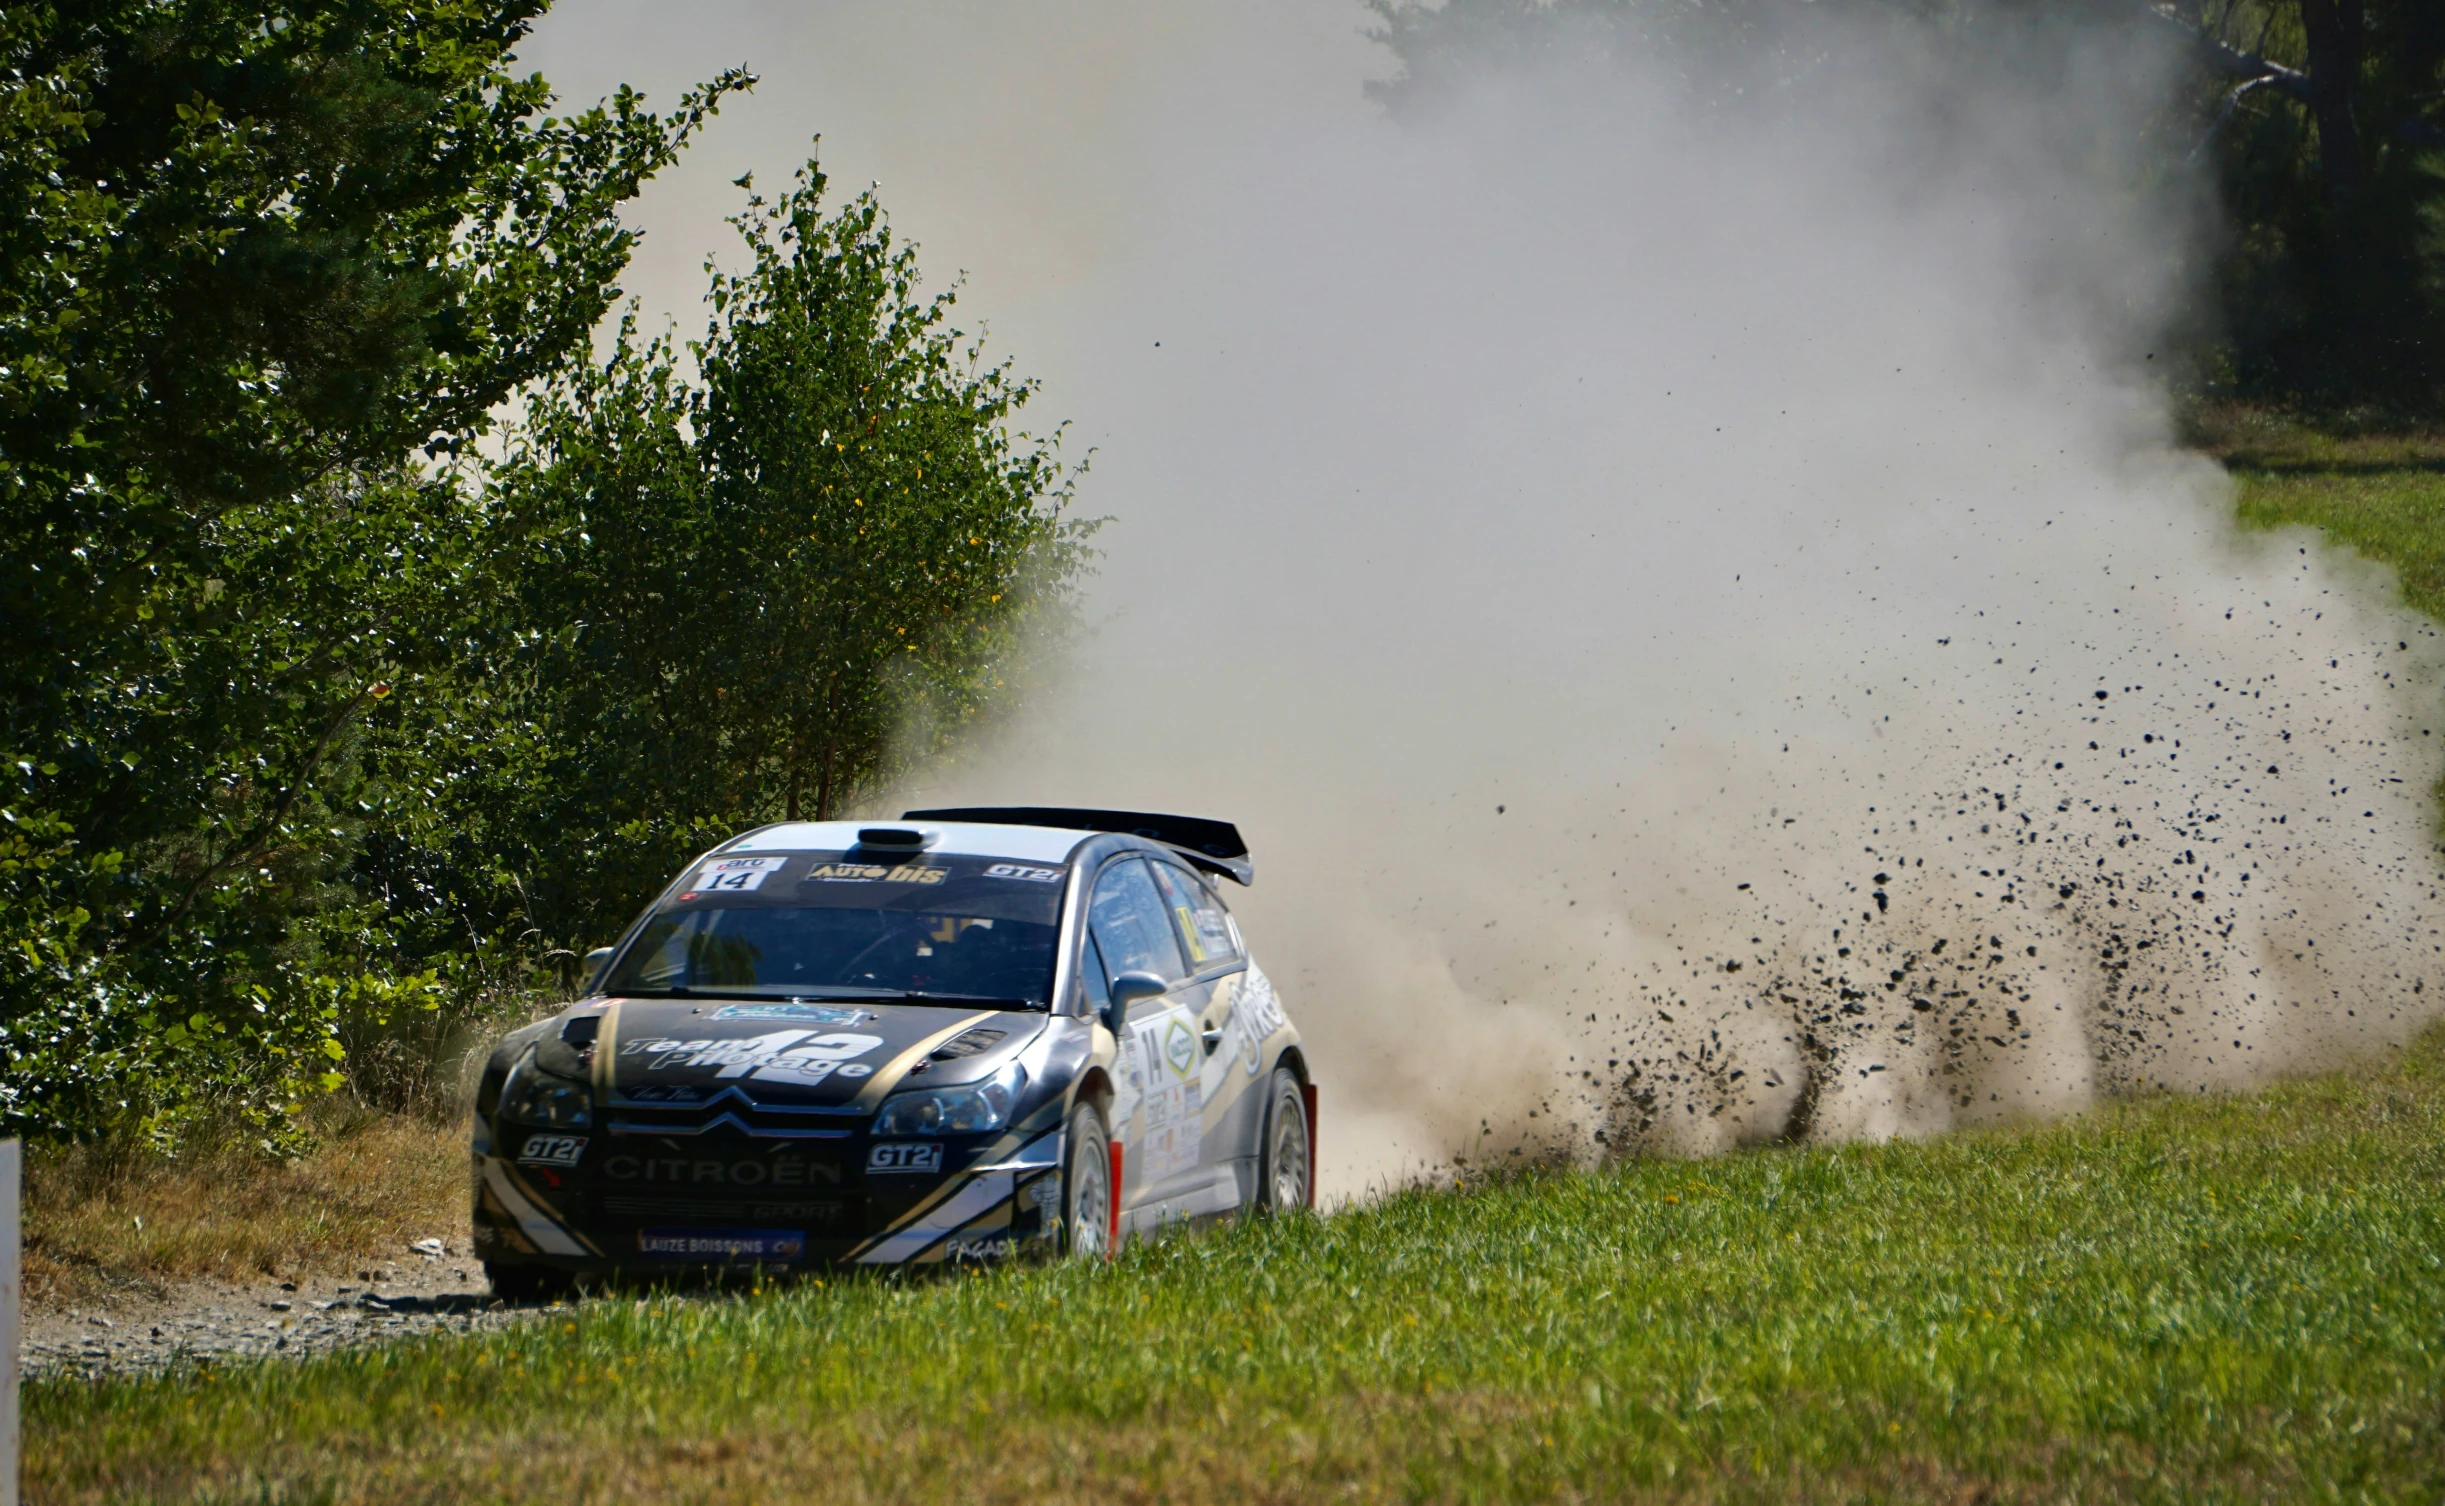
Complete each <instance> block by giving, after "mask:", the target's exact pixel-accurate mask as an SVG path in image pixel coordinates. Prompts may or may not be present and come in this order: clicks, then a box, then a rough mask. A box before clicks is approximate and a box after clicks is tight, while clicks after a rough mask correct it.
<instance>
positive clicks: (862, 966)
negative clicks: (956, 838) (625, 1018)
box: [605, 850, 1069, 1009]
mask: <svg viewBox="0 0 2445 1506" xmlns="http://www.w3.org/2000/svg"><path fill="white" fill-rule="evenodd" d="M1068 877H1069V870H1068V869H1066V868H1062V867H1058V866H1047V865H1045V864H1042V863H1022V862H1017V861H1014V860H1007V859H1001V858H979V857H964V856H963V857H937V856H934V855H932V854H909V855H906V856H898V855H894V856H885V857H876V856H873V855H871V854H869V853H867V852H865V851H864V850H852V851H850V852H847V853H824V852H816V853H754V854H742V855H739V856H733V857H714V858H708V859H706V860H704V861H703V862H700V863H699V864H698V865H697V866H696V868H695V869H693V870H691V871H690V873H689V874H688V876H687V879H686V881H685V882H686V883H687V885H688V887H687V888H686V889H684V890H682V891H681V892H679V893H678V894H676V895H674V896H673V897H672V898H671V899H670V900H668V901H667V902H666V903H665V904H664V905H663V906H662V907H661V908H660V909H659V910H657V911H656V912H655V913H654V915H653V917H652V918H651V919H650V920H649V921H647V922H646V925H645V928H644V930H643V931H642V932H640V933H639V934H638V936H637V938H636V939H635V941H633V942H632V943H630V945H629V947H628V948H627V950H626V951H625V952H624V953H623V954H622V955H621V958H620V962H619V966H618V968H617V969H616V970H615V971H614V972H613V974H612V976H611V977H610V978H609V979H608V980H607V982H606V985H605V992H607V993H612V994H621V995H626V996H629V997H632V998H634V997H655V996H661V997H691V996H700V995H701V996H721V995H736V996H739V997H747V998H780V997H811V998H823V997H839V998H894V999H915V1000H918V1001H920V1002H923V1001H925V1000H930V999H939V1000H941V1001H943V1002H945V1003H956V1004H967V1005H974V1004H980V1003H981V1004H998V1005H1001V1006H1004V1007H1008V1008H1036V1009H1041V1008H1044V1007H1046V1005H1047V1003H1048V1001H1050V1000H1051V998H1052V996H1053V957H1054V952H1055V940H1056V938H1057V936H1058V934H1059V930H1058V922H1059V920H1060V918H1061V896H1062V890H1063V880H1065V879H1067V878H1068Z"/></svg>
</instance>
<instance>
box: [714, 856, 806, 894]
mask: <svg viewBox="0 0 2445 1506" xmlns="http://www.w3.org/2000/svg"><path fill="white" fill-rule="evenodd" d="M788 861H789V859H787V858H715V859H714V860H713V861H712V862H710V863H707V864H706V865H705V866H704V867H702V868H700V869H698V870H697V873H696V887H697V889H698V890H699V891H700V892H710V893H715V894H730V893H737V892H740V891H744V890H749V889H760V888H762V887H763V886H764V881H765V880H766V879H768V878H771V877H772V876H773V875H774V874H776V873H778V872H780V871H781V865H782V864H784V863H786V862H788Z"/></svg>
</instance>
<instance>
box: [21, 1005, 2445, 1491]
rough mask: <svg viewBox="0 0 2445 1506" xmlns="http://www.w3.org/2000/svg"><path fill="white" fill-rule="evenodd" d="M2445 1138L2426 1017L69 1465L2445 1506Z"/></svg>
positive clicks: (530, 1348)
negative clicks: (2378, 1042) (2266, 1063)
mask: <svg viewBox="0 0 2445 1506" xmlns="http://www.w3.org/2000/svg"><path fill="white" fill-rule="evenodd" d="M1325 1105H1326V1107H1325V1117H1324V1119H1323V1127H1324V1131H1325V1133H1326V1135H1327V1136H1330V1135H1331V1133H1332V1126H1333V1123H1334V1121H1333V1118H1332V1107H1331V1105H1332V1099H1331V1098H1330V1097H1328V1098H1326V1100H1325ZM1327 1143H1328V1144H1329V1143H1330V1142H1329V1141H1328V1142H1327ZM2441 1157H2445V1034H2440V1033H2436V1032H2432V1033H2431V1034H2430V1035H2429V1036H2428V1037H2427V1038H2426V1039H2425V1040H2423V1041H2421V1042H2419V1043H2417V1044H2415V1045H2414V1046H2413V1047H2412V1048H2411V1049H2410V1050H2408V1051H2407V1052H2405V1053H2404V1054H2403V1055H2402V1056H2400V1057H2398V1058H2396V1059H2395V1060H2394V1061H2393V1062H2391V1063H2389V1064H2387V1065H2386V1066H2384V1067H2380V1068H2375V1069H2364V1070H2362V1071H2360V1072H2356V1073H2353V1074H2351V1075H2348V1076H2334V1077H2328V1078H2323V1079H2319V1080H2316V1081H2311V1082H2305V1083H2298V1084H2293V1085H2290V1086H2286V1087H2282V1088H2278V1089H2275V1090H2272V1091H2270V1092H2267V1093H2264V1094H2257V1095H2252V1096H2249V1097H2226V1096H2216V1097H2207V1098H2191V1099H2158V1100H2154V1101H2147V1102H2139V1103H2132V1104H2124V1105H2120V1106H2116V1107H2111V1108H2106V1109H2102V1110H2099V1111H2096V1112H2093V1113H2091V1114H2089V1115H2085V1116H2082V1117H2081V1118H2078V1119H2075V1120H2072V1121H2069V1122H2065V1123H2061V1124H2056V1125H2052V1126H2047V1127H2043V1128H2036V1129H2024V1130H2018V1131H2009V1132H1987V1133H1976V1134H1961V1135H1952V1136H1946V1137H1944V1138H1941V1139H1937V1140H1933V1141H1927V1142H1920V1143H1910V1142H1895V1143H1890V1144H1886V1145H1881V1146H1851V1147H1843V1148H1828V1147H1818V1148H1800V1147H1784V1148H1779V1149H1773V1150H1766V1151H1760V1152H1755V1153H1751V1154H1745V1155H1739V1156H1733V1157H1727V1158H1723V1159H1720V1160H1715V1161H1710V1162H1705V1163H1688V1162H1645V1163H1637V1164H1632V1165H1629V1166H1625V1167H1622V1168H1619V1169H1617V1170H1614V1171H1610V1172H1605V1173H1600V1174H1584V1175H1578V1174H1575V1175H1558V1176H1530V1177H1519V1178H1512V1179H1502V1180H1498V1181H1495V1182H1493V1183H1491V1184H1487V1185H1482V1186H1478V1187H1474V1188H1470V1189H1466V1190H1463V1191H1457V1192H1448V1191H1426V1190H1416V1191H1408V1192H1403V1193H1400V1194H1397V1195H1394V1196H1389V1197H1385V1198H1382V1199H1380V1200H1378V1201H1375V1202H1373V1203H1370V1204H1368V1205H1366V1206H1363V1207H1360V1208H1357V1209H1354V1210H1351V1211H1348V1212H1344V1213H1341V1214H1338V1215H1335V1216H1333V1217H1330V1218H1323V1219H1318V1218H1311V1217H1306V1216H1300V1217H1294V1218H1287V1219H1278V1220H1272V1219H1258V1220H1250V1221H1246V1222H1243V1223H1241V1224H1238V1225H1236V1226H1234V1227H1231V1228H1228V1229H1225V1230H1221V1231H1217V1232H1215V1233H1213V1234H1210V1235H1205V1236H1199V1237H1192V1238H1177V1239H1171V1240H1166V1241H1164V1242H1162V1243H1160V1244H1156V1245H1153V1246H1143V1245H1141V1246H1137V1247H1134V1248H1133V1249H1132V1250H1131V1251H1130V1252H1128V1253H1127V1254H1126V1255H1125V1256H1124V1257H1123V1258H1122V1259H1121V1260H1119V1261H1118V1262H1115V1263H1113V1264H1111V1265H1102V1264H1097V1265H1067V1266H1057V1267H1052V1268H1027V1269H1016V1270H1004V1271H997V1272H990V1273H980V1274H971V1275H966V1276H960V1277H956V1278H952V1279H946V1280H935V1281H929V1280H922V1279H919V1280H900V1279H890V1278H885V1279H872V1278H861V1277H855V1276H844V1277H843V1278H840V1279H836V1280H833V1281H831V1282H829V1283H828V1284H827V1283H816V1282H810V1283H806V1284H802V1285H797V1286H793V1287H789V1288H784V1289H782V1290H780V1291H776V1292H766V1293H759V1294H753V1295H750V1294H746V1293H741V1294H739V1295H738V1296H737V1297H736V1298H735V1299H734V1300H727V1301H724V1300H713V1301H689V1300H684V1299H681V1298H678V1297H675V1296H659V1295H646V1294H637V1293H622V1294H615V1295H613V1296H611V1297H610V1298H608V1299H605V1300H597V1301H588V1302H583V1303H579V1304H574V1305H572V1306H570V1307H566V1308H560V1309H556V1310H552V1311H548V1312H545V1313H540V1314H537V1315H536V1317H535V1319H534V1320H533V1321H530V1322H528V1323H526V1324H524V1325H521V1326H517V1327H513V1328H511V1329H508V1330H507V1331H504V1332H499V1333H491V1334H467V1335H458V1334H444V1335H436V1336H434V1337H432V1338H429V1339H427V1340H424V1341H421V1342H416V1343H403V1344H392V1345H385V1346H378V1347H370V1346H369V1347H367V1348H365V1349H363V1350H360V1351H356V1352H353V1353H345V1354H340V1355H334V1356H330V1357H326V1358H318V1359H313V1360H308V1361H303V1362H299V1361H290V1360H284V1359H265V1360H261V1361H240V1362H237V1363H233V1364H229V1365H225V1366H215V1367H210V1368H199V1369H195V1370H190V1371H186V1372H182V1373H177V1374H172V1375H169V1376H165V1377H158V1378H145V1379H135V1378H128V1379H116V1380H108V1381H102V1382H99V1383H89V1382H85V1381H81V1380H66V1379H63V1380H50V1381H38V1382H36V1383H34V1384H33V1385H32V1386H31V1387H30V1388H29V1390H28V1392H27V1406H26V1415H27V1419H28V1427H27V1442H28V1474H27V1482H28V1488H29V1490H30V1491H32V1492H33V1493H35V1494H37V1495H38V1496H39V1497H40V1498H42V1499H44V1500H56V1501H82V1500H112V1501H118V1500H188V1499H198V1498H202V1499H215V1500H218V1499H236V1498H240V1497H244V1498H247V1499H256V1498H272V1499H306V1500H318V1499H332V1498H339V1499H348V1498H359V1497H370V1498H385V1499H429V1498H440V1497H448V1496H458V1497H466V1498H474V1499H519V1500H526V1499H533V1500H542V1499H546V1498H553V1499H557V1498H563V1497H568V1496H576V1497H580V1498H591V1497H595V1496H603V1497H616V1498H622V1499H639V1500H646V1499H653V1500H664V1499H670V1500H691V1499H698V1498H706V1497H711V1496H716V1495H720V1496H729V1497H743V1498H762V1497H765V1496H774V1497H780V1496H785V1495H787V1494H789V1493H790V1492H791V1491H793V1490H797V1489H800V1488H802V1487H803V1485H804V1481H805V1478H806V1473H805V1472H806V1467H807V1466H806V1461H807V1459H808V1458H810V1457H820V1458H822V1459H823V1460H825V1461H826V1469H827V1473H826V1475H825V1480H824V1492H825V1495H826V1497H827V1499H837V1500H850V1501H861V1500H879V1501H880V1500H888V1501H910V1500H946V1501H948V1500H956V1501H971V1500H977V1499H986V1500H1011V1501H1035V1500H1043V1499H1046V1498H1048V1497H1049V1498H1057V1499H1073V1498H1085V1497H1095V1498H1117V1499H1132V1498H1139V1497H1151V1498H1159V1499H1162V1500H1166V1501H1205V1500H1221V1501H1241V1500H1266V1499H1309V1498H1313V1497H1318V1496H1323V1495H1334V1496H1344V1495H1346V1496H1349V1497H1351V1498H1354V1499H1359V1500H1384V1499H1411V1498H1417V1499H1432V1500H1486V1501H1498V1500H1533V1501H1550V1500H1591V1499H1592V1500H1650V1499H1655V1500H1679V1499H1689V1500H1708V1501H1713V1500H1727V1499H1730V1500H1752V1499H1754V1500H1764V1501H1789V1500H1827V1501H1853V1500H1861V1499H1880V1500H1882V1499H1895V1500H1928V1501H1964V1500H2027V1501H2038V1500H2045V1501H2056V1500H2116V1501H2121V1500H2164V1501H2192V1500H2201V1499H2211V1500H2220V1499H2239V1500H2324V1499H2335V1500H2347V1499H2349V1500H2357V1499H2373V1500H2392V1499H2403V1500H2413V1499H2418V1500H2426V1499H2433V1498H2434V1497H2435V1495H2436V1494H2437V1491H2438V1488H2439V1486H2440V1484H2445V1422H2441V1420H2440V1416H2439V1413H2438V1409H2437V1405H2436V1402H2437V1397H2438V1395H2439V1388H2440V1386H2445V1348H2440V1345H2439V1343H2438V1341H2437V1334H2438V1332H2439V1330H2440V1325H2445V1283H2441V1282H2440V1281H2439V1279H2438V1277H2439V1274H2440V1271H2439V1267H2440V1264H2441V1263H2445V1257H2441V1256H2440V1253H2439V1252H2440V1250H2445V1205H2441V1204H2440V1203H2439V1201H2438V1199H2437V1198H2436V1196H2435V1192H2434V1189H2435V1184H2436V1171H2437V1167H2438V1165H2439V1161H2440V1158H2441ZM641 1296H643V1297H644V1300H639V1299H640V1297H641ZM266 1440H270V1441H269V1442H267V1441H266ZM877 1440H888V1442H887V1443H885V1444H880V1445H879V1444H878V1442H877Z"/></svg>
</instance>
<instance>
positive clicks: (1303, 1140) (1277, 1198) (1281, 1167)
mask: <svg viewBox="0 0 2445 1506" xmlns="http://www.w3.org/2000/svg"><path fill="white" fill-rule="evenodd" d="M1307 1137H1308V1125H1307V1095H1306V1094H1304V1093H1302V1092H1300V1091H1299V1078H1298V1076H1297V1074H1295V1073H1293V1072H1292V1071H1291V1070H1290V1069H1289V1068H1288V1067H1276V1068H1274V1072H1273V1083H1272V1086H1271V1091H1270V1093H1269V1094H1268V1098H1267V1103H1266V1108H1265V1156H1264V1162H1263V1164H1262V1166H1261V1167H1260V1168H1259V1171H1260V1173H1261V1174H1260V1175H1259V1177H1258V1179H1257V1189H1256V1194H1257V1206H1258V1207H1260V1208H1264V1209H1266V1210H1268V1211H1269V1212H1277V1213H1278V1212H1280V1211H1282V1210H1283V1209H1285V1208H1304V1207H1306V1206H1308V1192H1309V1189H1308V1185H1307V1176H1308V1166H1307V1146H1308V1138H1307Z"/></svg>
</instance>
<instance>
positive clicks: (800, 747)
mask: <svg viewBox="0 0 2445 1506" xmlns="http://www.w3.org/2000/svg"><path fill="white" fill-rule="evenodd" d="M806 755H807V734H806V729H805V728H804V727H793V728H791V729H790V761H789V771H788V773H787V774H786V775H785V776H784V782H786V783H787V784H788V785H789V791H790V801H789V814H788V816H787V819H788V820H791V821H795V820H797V819H798V797H799V796H800V795H801V794H802V793H804V791H805V788H806V762H807V758H806Z"/></svg>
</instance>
